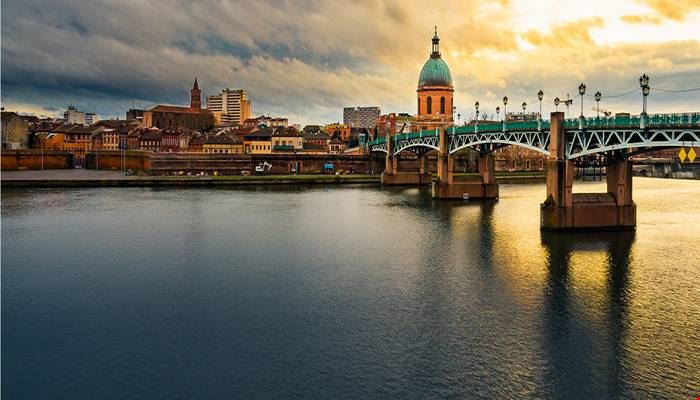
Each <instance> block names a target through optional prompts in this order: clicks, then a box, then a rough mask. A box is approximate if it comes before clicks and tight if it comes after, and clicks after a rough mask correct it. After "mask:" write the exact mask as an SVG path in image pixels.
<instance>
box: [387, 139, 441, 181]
mask: <svg viewBox="0 0 700 400" xmlns="http://www.w3.org/2000/svg"><path fill="white" fill-rule="evenodd" d="M386 149H387V154H386V166H385V168H384V172H383V173H382V185H427V184H429V183H430V182H431V176H430V172H428V169H427V168H426V166H425V163H426V158H427V156H426V155H425V154H423V155H421V156H420V157H419V158H418V161H419V169H418V171H414V172H401V171H399V158H398V156H396V155H394V144H393V143H392V141H391V138H390V137H387V142H386Z"/></svg>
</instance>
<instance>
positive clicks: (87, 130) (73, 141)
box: [55, 125, 105, 164]
mask: <svg viewBox="0 0 700 400" xmlns="http://www.w3.org/2000/svg"><path fill="white" fill-rule="evenodd" d="M104 130H105V127H104V126H102V125H94V126H82V125H63V126H60V127H58V128H56V129H55V131H56V132H59V133H63V134H64V135H65V138H64V141H63V150H65V151H70V152H71V153H73V156H74V157H75V159H76V163H78V164H82V163H83V162H84V160H85V155H86V154H87V152H88V151H90V150H92V137H93V136H94V135H97V134H99V133H101V132H102V131H104Z"/></svg>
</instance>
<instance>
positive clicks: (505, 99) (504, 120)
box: [503, 96, 508, 132]
mask: <svg viewBox="0 0 700 400" xmlns="http://www.w3.org/2000/svg"><path fill="white" fill-rule="evenodd" d="M507 107H508V96H503V132H505V131H506V120H507V119H508V108H507Z"/></svg>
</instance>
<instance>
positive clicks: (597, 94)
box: [595, 91, 603, 118]
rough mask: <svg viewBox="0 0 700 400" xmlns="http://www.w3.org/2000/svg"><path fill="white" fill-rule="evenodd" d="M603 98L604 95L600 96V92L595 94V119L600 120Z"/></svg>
mask: <svg viewBox="0 0 700 400" xmlns="http://www.w3.org/2000/svg"><path fill="white" fill-rule="evenodd" d="M601 97H603V95H602V94H600V91H597V92H595V101H596V106H595V117H596V118H600V98H601Z"/></svg>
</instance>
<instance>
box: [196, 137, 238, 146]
mask: <svg viewBox="0 0 700 400" xmlns="http://www.w3.org/2000/svg"><path fill="white" fill-rule="evenodd" d="M236 143H237V142H236V140H234V139H233V138H231V137H228V136H225V135H210V136H209V137H208V138H207V139H206V141H205V142H204V144H236ZM238 143H240V142H238Z"/></svg>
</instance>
